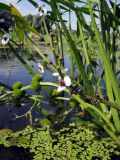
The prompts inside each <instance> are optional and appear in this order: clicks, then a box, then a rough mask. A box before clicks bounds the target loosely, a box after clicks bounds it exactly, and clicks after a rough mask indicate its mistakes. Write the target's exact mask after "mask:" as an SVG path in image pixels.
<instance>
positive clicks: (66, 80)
mask: <svg viewBox="0 0 120 160" xmlns="http://www.w3.org/2000/svg"><path fill="white" fill-rule="evenodd" d="M70 85H71V79H70V77H69V76H65V77H64V79H63V80H60V81H59V86H58V89H57V91H58V92H61V91H63V90H64V89H65V88H66V87H68V86H70Z"/></svg>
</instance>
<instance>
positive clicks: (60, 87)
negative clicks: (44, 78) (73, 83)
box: [57, 86, 66, 92]
mask: <svg viewBox="0 0 120 160" xmlns="http://www.w3.org/2000/svg"><path fill="white" fill-rule="evenodd" d="M65 88H66V87H65V86H58V89H57V91H58V92H61V91H63V90H64V89H65Z"/></svg>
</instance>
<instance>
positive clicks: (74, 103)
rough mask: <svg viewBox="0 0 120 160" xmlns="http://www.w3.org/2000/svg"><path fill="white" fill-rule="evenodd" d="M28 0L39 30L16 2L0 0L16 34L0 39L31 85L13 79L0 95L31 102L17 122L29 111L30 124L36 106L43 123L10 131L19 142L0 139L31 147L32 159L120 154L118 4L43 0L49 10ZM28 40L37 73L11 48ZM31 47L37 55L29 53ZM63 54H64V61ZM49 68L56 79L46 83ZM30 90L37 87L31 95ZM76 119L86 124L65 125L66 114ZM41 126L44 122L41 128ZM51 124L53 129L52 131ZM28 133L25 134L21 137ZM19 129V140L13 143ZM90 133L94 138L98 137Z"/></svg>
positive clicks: (7, 99)
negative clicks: (46, 49)
mask: <svg viewBox="0 0 120 160" xmlns="http://www.w3.org/2000/svg"><path fill="white" fill-rule="evenodd" d="M28 1H29V2H30V3H31V4H32V5H33V6H34V7H35V8H37V11H38V12H39V16H41V22H42V24H43V26H42V27H44V29H43V30H42V27H41V32H40V33H38V32H37V31H36V30H35V29H34V28H33V26H30V24H28V23H27V21H26V20H25V19H24V17H23V16H22V15H21V14H20V13H19V12H18V10H17V9H16V8H15V7H14V6H12V5H11V6H9V5H5V4H3V3H0V4H1V5H0V8H1V9H2V6H4V8H5V9H6V11H8V10H9V11H10V13H11V14H12V16H13V17H14V21H15V26H14V28H13V32H14V33H16V32H18V31H19V32H18V33H19V34H17V41H16V39H14V36H13V35H12V34H11V38H10V39H9V38H7V35H6V38H5V39H4V37H3V39H4V41H3V44H6V46H8V47H9V48H10V49H11V51H12V52H13V54H14V56H15V57H16V58H17V59H18V60H19V61H20V62H21V64H22V65H23V66H24V67H25V69H26V70H27V71H28V72H29V73H30V74H31V75H32V77H33V78H32V80H31V82H30V84H28V85H26V86H22V83H21V82H16V83H15V84H14V85H13V87H12V88H13V90H9V87H6V89H5V90H4V92H2V91H1V93H0V103H1V104H3V103H8V102H9V103H10V102H11V101H13V99H19V103H21V101H22V98H24V99H26V100H27V101H28V102H29V103H30V106H31V107H30V108H29V110H28V111H27V112H26V113H24V114H23V115H16V119H17V118H21V117H27V116H29V120H30V124H31V126H32V125H33V124H35V123H33V121H34V120H33V118H32V110H33V109H34V108H37V109H38V110H39V111H40V112H41V113H42V115H43V118H41V117H40V118H38V119H37V120H36V123H38V125H39V126H40V127H41V128H39V127H38V128H36V129H34V128H29V129H28V130H27V129H25V130H23V131H20V132H16V133H13V134H12V136H13V137H14V136H17V141H16V139H14V140H15V141H14V143H12V142H9V141H7V139H4V141H2V142H0V143H1V144H5V145H6V144H7V145H8V146H12V145H17V146H19V145H20V146H23V147H25V148H29V149H30V151H31V152H33V153H34V159H36V160H37V159H51V157H52V158H53V159H54V158H56V157H58V159H93V158H96V157H97V158H100V159H102V158H103V159H110V157H111V155H112V153H113V152H115V150H118V152H117V153H119V149H118V146H120V136H119V135H120V84H119V81H118V77H117V76H119V72H118V71H117V68H116V65H117V61H116V60H117V58H118V57H117V56H116V52H117V40H118V36H119V34H118V33H119V24H120V18H119V16H118V13H119V12H120V7H119V4H117V2H116V1H115V2H112V1H109V2H110V3H108V2H106V1H105V0H100V1H92V0H91V1H90V0H87V1H85V2H81V1H74V0H71V1H67V0H63V1H61V0H55V1H52V0H50V1H47V0H44V2H45V3H46V4H47V5H49V6H50V8H51V10H50V11H49V12H48V11H47V9H46V8H45V6H44V5H41V4H40V5H38V4H37V3H36V2H34V1H32V0H28ZM76 2H77V3H76ZM109 5H111V7H110V6H109ZM65 13H67V14H68V15H69V16H68V17H69V18H68V22H69V26H68V25H67V24H66V21H65V20H64V14H65ZM72 14H74V16H75V20H76V23H77V26H76V30H72V27H71V16H72ZM86 14H87V15H88V16H89V19H90V24H88V23H87V22H86V19H85V15H86ZM46 18H47V19H48V20H50V21H51V24H52V25H51V29H48V27H47V23H46ZM3 19H4V17H2V18H1V19H0V28H1V24H4V22H5V21H4V20H3ZM98 22H99V23H100V25H99V26H98V25H97V23H98ZM106 24H107V25H106ZM2 28H3V27H2ZM1 33H2V30H1ZM33 33H34V34H36V35H37V36H38V37H40V39H41V38H42V39H43V40H44V43H45V44H46V45H48V47H49V48H50V52H51V53H50V54H51V55H52V56H51V57H52V58H51V57H50V56H49V57H47V56H46V55H45V53H44V51H41V49H40V47H39V45H38V44H37V42H36V40H35V39H34V38H33V37H34V36H33V37H32V34H33ZM2 34H3V33H2ZM5 34H6V32H5ZM3 36H4V35H3ZM21 42H22V47H21ZM27 44H29V45H31V47H32V52H33V57H32V60H34V61H35V63H36V64H37V70H35V69H34V67H31V66H30V65H29V64H28V63H27V62H26V60H25V59H24V58H23V57H22V56H21V55H20V54H19V52H17V49H16V48H15V47H18V48H19V50H20V51H21V52H23V50H22V49H23V47H26V46H27ZM25 51H26V50H25ZM25 51H24V52H25ZM34 51H35V52H36V54H38V55H39V56H40V57H41V60H40V59H39V58H38V57H37V56H35V55H34ZM66 52H68V54H69V56H68V64H67V66H66V62H65V57H66V56H67V54H66ZM91 52H92V53H91ZM96 52H97V54H96ZM94 54H95V55H94ZM93 55H94V56H93ZM96 55H97V56H96ZM66 67H67V68H68V69H67V68H66ZM98 71H99V73H98ZM47 72H49V74H50V75H51V77H52V76H57V79H56V81H55V82H51V81H50V80H49V78H48V79H47V80H46V81H45V77H44V74H46V73H47ZM43 73H44V74H43ZM41 74H43V76H42V75H41ZM1 86H2V85H1ZM28 90H32V91H35V92H32V93H29V91H28ZM43 90H44V92H45V94H44V92H43ZM11 95H12V96H11ZM43 103H44V104H48V103H50V104H52V105H53V106H54V107H55V111H54V112H52V113H51V112H49V111H48V110H47V109H45V107H44V105H43ZM74 116H78V117H79V118H78V119H79V121H80V122H84V123H86V125H87V127H88V128H87V127H86V126H84V125H83V124H81V123H79V125H78V126H77V127H76V126H74V125H73V126H69V125H68V126H69V127H68V128H66V127H65V126H66V125H67V124H69V123H70V122H71V118H72V117H73V119H74ZM89 121H90V124H89ZM73 122H75V119H74V121H73ZM91 122H93V123H92V124H94V126H96V127H97V128H100V129H101V128H102V129H103V130H104V134H105V133H106V134H105V138H103V137H104V136H103V137H102V138H101V137H100V134H99V132H97V131H95V129H96V128H95V127H93V128H92V129H93V130H92V129H91ZM70 125H71V124H70ZM45 126H47V127H46V128H44V127H45ZM48 126H49V127H48ZM58 126H59V127H58ZM54 128H57V130H58V132H57V131H55V130H54ZM27 131H28V132H30V134H31V135H29V134H28V135H29V136H26V133H27ZM21 132H22V137H23V139H20V141H19V138H20V135H21ZM23 133H24V135H23ZM102 133H103V132H102ZM96 136H98V137H99V139H97V140H96ZM108 136H109V137H110V138H111V139H112V140H113V141H114V142H113V141H112V140H111V139H110V138H109V137H108ZM26 138H27V139H26ZM30 138H31V139H30ZM21 141H22V142H21ZM7 145H6V146H7ZM101 148H102V149H101ZM105 153H106V154H105ZM117 153H116V154H117Z"/></svg>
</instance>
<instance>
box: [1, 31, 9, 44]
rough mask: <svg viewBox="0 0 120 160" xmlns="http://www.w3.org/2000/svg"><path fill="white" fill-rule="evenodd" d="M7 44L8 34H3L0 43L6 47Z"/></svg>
mask: <svg viewBox="0 0 120 160" xmlns="http://www.w3.org/2000/svg"><path fill="white" fill-rule="evenodd" d="M8 42H9V34H8V33H5V34H4V35H3V37H2V40H1V43H2V45H6V44H7V43H8Z"/></svg>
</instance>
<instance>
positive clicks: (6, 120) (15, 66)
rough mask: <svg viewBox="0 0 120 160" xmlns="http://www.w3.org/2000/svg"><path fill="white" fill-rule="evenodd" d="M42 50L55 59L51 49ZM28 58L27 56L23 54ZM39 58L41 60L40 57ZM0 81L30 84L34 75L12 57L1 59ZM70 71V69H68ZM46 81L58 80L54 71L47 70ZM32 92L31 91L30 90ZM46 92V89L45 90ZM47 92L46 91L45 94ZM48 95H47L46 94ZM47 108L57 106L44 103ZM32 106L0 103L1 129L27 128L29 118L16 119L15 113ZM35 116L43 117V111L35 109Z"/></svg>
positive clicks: (67, 59)
mask: <svg viewBox="0 0 120 160" xmlns="http://www.w3.org/2000/svg"><path fill="white" fill-rule="evenodd" d="M41 50H42V51H43V53H44V52H45V53H46V54H47V57H48V58H49V59H50V60H53V57H52V55H51V54H49V53H50V50H49V49H48V48H46V47H43V46H41ZM23 57H24V59H26V57H25V56H23ZM39 60H40V61H41V59H40V57H39ZM26 61H27V60H26ZM64 62H65V66H69V56H68V55H66V57H65V59H64ZM27 63H28V64H29V65H30V66H31V67H32V68H33V70H37V63H35V62H33V61H27ZM0 66H1V69H0V82H2V83H4V84H6V85H8V86H12V85H13V84H14V83H15V82H17V81H21V82H22V83H23V85H28V84H30V82H31V79H32V75H31V74H29V73H28V71H27V70H26V69H25V68H24V67H23V66H22V65H21V63H20V62H19V60H17V59H16V58H10V59H9V60H7V59H6V58H5V59H0ZM68 72H69V71H68ZM43 77H44V81H46V82H48V81H49V82H56V81H57V77H54V76H52V73H50V72H49V71H47V70H45V73H43ZM29 92H31V91H29ZM43 92H44V91H43ZM45 94H46V93H45V92H44V95H45ZM46 96H47V95H46ZM42 106H44V107H45V108H46V109H47V110H54V109H55V107H54V106H51V105H49V104H48V105H45V104H42ZM29 108H30V104H27V103H26V104H24V106H23V107H18V106H15V105H14V104H6V105H0V129H2V128H10V129H13V130H21V129H23V128H25V126H26V125H28V124H29V118H28V117H23V118H20V119H16V120H15V114H18V115H21V114H23V113H25V112H26V111H27V110H28V109H29ZM32 115H33V118H34V119H35V118H39V117H41V116H42V115H41V113H40V112H38V110H33V112H32Z"/></svg>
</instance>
